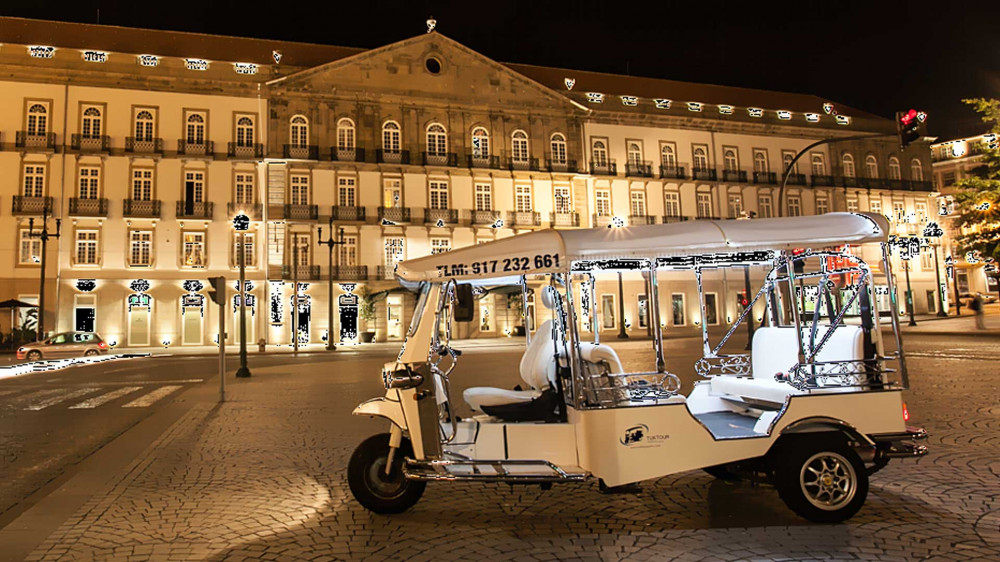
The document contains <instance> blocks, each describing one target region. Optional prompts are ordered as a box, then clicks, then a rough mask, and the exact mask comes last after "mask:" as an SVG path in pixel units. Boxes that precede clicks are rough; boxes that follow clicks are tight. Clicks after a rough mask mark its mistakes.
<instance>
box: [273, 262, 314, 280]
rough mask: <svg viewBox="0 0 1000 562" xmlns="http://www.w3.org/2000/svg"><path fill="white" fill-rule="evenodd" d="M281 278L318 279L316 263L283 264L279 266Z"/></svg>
mask: <svg viewBox="0 0 1000 562" xmlns="http://www.w3.org/2000/svg"><path fill="white" fill-rule="evenodd" d="M281 278H282V279H284V280H286V281H290V280H292V279H296V278H297V279H298V280H299V281H319V266H318V265H283V266H281Z"/></svg>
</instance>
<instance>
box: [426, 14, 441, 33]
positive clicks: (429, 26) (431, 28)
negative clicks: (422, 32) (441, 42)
mask: <svg viewBox="0 0 1000 562" xmlns="http://www.w3.org/2000/svg"><path fill="white" fill-rule="evenodd" d="M437 24H438V22H437V20H436V19H434V16H431V17H430V18H428V19H427V33H430V32H432V31H434V28H435V27H437Z"/></svg>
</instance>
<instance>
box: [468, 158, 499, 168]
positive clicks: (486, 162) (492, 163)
mask: <svg viewBox="0 0 1000 562" xmlns="http://www.w3.org/2000/svg"><path fill="white" fill-rule="evenodd" d="M466 160H468V162H469V167H470V168H486V169H490V170H499V169H500V157H499V156H468V157H466Z"/></svg>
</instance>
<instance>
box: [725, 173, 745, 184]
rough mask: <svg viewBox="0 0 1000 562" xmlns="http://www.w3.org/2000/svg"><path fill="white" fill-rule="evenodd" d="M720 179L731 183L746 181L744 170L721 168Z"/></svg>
mask: <svg viewBox="0 0 1000 562" xmlns="http://www.w3.org/2000/svg"><path fill="white" fill-rule="evenodd" d="M722 181H726V182H733V183H746V181H747V173H746V170H722Z"/></svg>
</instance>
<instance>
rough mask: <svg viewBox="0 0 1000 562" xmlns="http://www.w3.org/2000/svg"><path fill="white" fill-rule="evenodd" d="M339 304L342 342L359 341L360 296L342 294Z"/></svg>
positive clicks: (351, 342) (352, 342)
mask: <svg viewBox="0 0 1000 562" xmlns="http://www.w3.org/2000/svg"><path fill="white" fill-rule="evenodd" d="M337 306H338V308H339V312H340V343H341V344H355V343H358V296H357V295H354V294H349V295H340V297H339V298H338V299H337Z"/></svg>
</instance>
